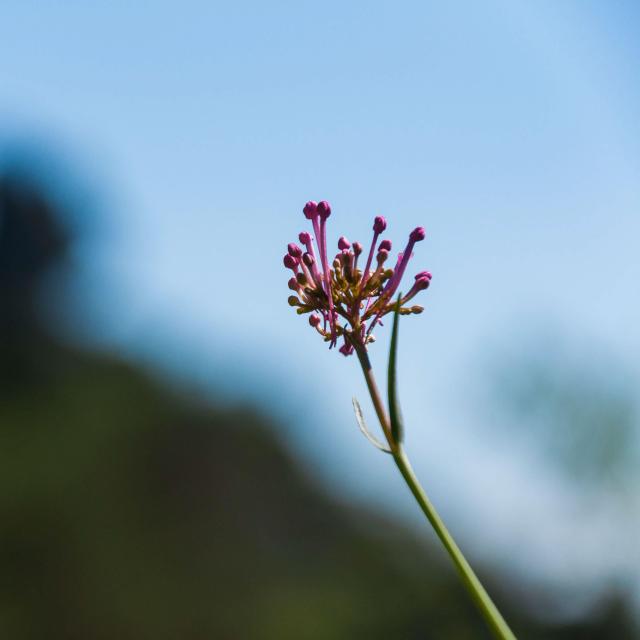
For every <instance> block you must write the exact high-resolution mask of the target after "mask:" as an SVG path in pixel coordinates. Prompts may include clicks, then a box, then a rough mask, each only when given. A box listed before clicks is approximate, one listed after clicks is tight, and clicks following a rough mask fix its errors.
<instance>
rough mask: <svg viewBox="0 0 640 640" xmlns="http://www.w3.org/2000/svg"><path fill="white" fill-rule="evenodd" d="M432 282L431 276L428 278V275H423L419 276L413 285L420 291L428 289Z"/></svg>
mask: <svg viewBox="0 0 640 640" xmlns="http://www.w3.org/2000/svg"><path fill="white" fill-rule="evenodd" d="M430 283H431V278H427V276H422V277H421V278H417V279H416V281H415V284H414V285H413V286H414V287H415V288H416V289H417V290H418V291H422V290H423V289H426V288H427V287H428V286H429V284H430Z"/></svg>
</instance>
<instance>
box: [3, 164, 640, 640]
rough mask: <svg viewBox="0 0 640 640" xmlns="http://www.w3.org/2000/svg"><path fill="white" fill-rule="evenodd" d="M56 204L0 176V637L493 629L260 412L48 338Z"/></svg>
mask: <svg viewBox="0 0 640 640" xmlns="http://www.w3.org/2000/svg"><path fill="white" fill-rule="evenodd" d="M53 202H54V201H53V200H51V199H50V198H49V197H48V196H47V193H46V191H43V189H42V187H40V186H39V183H38V181H37V180H34V181H33V182H31V183H30V182H28V181H25V179H24V178H21V179H20V180H19V181H14V180H12V179H11V178H10V177H9V176H8V175H7V176H5V177H2V178H0V203H1V205H0V206H1V207H2V208H1V212H0V215H1V217H0V265H1V274H0V316H1V320H0V322H1V323H2V324H1V327H2V333H1V334H0V349H1V353H2V361H1V367H2V369H1V371H2V377H1V380H2V390H1V392H0V473H1V477H2V481H1V482H0V638H7V639H11V640H27V639H28V640H31V639H45V638H46V639H47V640H56V639H60V640H62V639H64V640H74V639H78V640H80V639H87V640H89V639H91V640H93V639H95V640H102V639H104V640H107V639H109V640H112V639H114V638H118V639H123V640H127V639H131V640H134V639H135V640H144V639H147V638H148V639H150V640H151V639H153V640H163V639H167V640H169V639H172V640H173V639H176V638H180V639H181V640H191V639H193V640H200V639H202V640H204V639H207V640H211V639H214V638H215V639H229V640H253V639H256V640H258V639H267V640H269V639H271V638H273V639H276V638H277V639H283V638H284V639H286V638H296V639H297V638H305V639H307V640H314V639H318V640H320V639H322V640H326V639H331V638H336V639H342V638H350V639H351V638H353V639H358V638H362V639H365V638H366V639H374V640H375V639H376V638H381V639H382V638H384V639H385V640H388V639H389V638H394V639H395V638H401V639H406V640H411V639H426V638H447V639H451V640H457V639H459V640H463V639H469V640H470V639H472V638H487V637H488V634H487V632H486V631H485V629H484V626H483V623H482V621H481V620H480V618H479V616H478V614H477V612H476V611H475V609H474V608H473V606H472V605H471V603H470V602H469V600H468V598H467V596H466V594H465V593H464V592H463V590H462V588H461V586H460V583H459V580H458V578H457V576H456V575H454V573H453V570H452V569H451V567H450V566H449V564H448V563H445V562H443V558H442V553H441V552H440V549H439V548H438V549H437V551H434V552H431V551H430V550H429V549H428V548H426V547H425V546H424V545H423V544H421V543H419V542H418V541H416V539H415V538H414V535H413V534H410V533H408V532H406V531H404V530H401V529H399V528H398V527H396V526H394V525H393V524H392V523H390V522H388V521H387V520H385V519H384V518H382V517H379V516H376V515H375V514H372V513H370V512H365V511H362V510H358V509H357V508H355V507H348V506H345V505H337V504H335V503H333V502H332V501H331V500H330V499H329V498H328V497H327V496H325V495H324V494H323V493H322V492H321V491H319V490H318V488H316V487H315V486H314V485H313V483H311V482H310V480H309V479H308V478H307V476H306V474H305V473H304V470H302V469H300V468H299V467H298V466H297V464H296V463H295V461H294V460H292V459H290V457H289V454H288V453H286V452H285V450H284V449H283V447H282V446H281V445H280V443H279V442H278V440H277V438H276V437H275V436H274V433H275V430H274V429H272V428H271V425H270V424H269V422H268V420H266V419H265V418H264V417H262V416H261V415H260V414H259V413H257V412H255V411H253V410H250V409H247V408H242V407H239V408H228V407H227V408H216V407H215V406H213V405H212V404H208V403H203V402H202V401H199V400H196V399H194V398H192V397H185V396H184V395H180V394H178V393H177V392H174V391H172V390H171V389H167V387H166V385H164V384H161V383H159V382H157V381H156V380H154V379H153V378H152V377H150V376H149V375H148V374H147V373H145V372H144V371H142V370H141V369H140V368H138V367H137V366H136V365H135V364H131V363H128V362H125V361H123V360H122V359H120V358H118V357H115V356H112V355H105V354H103V353H97V352H96V353H93V352H88V351H84V350H81V349H79V348H77V347H72V346H69V345H67V344H64V343H62V342H60V341H58V340H57V339H56V338H55V337H53V334H52V333H51V332H50V330H51V327H50V326H49V322H48V319H47V318H46V317H43V316H42V315H41V314H42V313H43V312H42V310H41V308H40V307H39V305H38V304H37V302H36V300H37V298H38V293H39V289H40V288H41V287H42V286H45V285H46V286H53V285H51V284H47V283H49V280H48V278H47V277H46V276H47V273H48V272H49V271H50V270H51V269H54V268H56V266H57V264H58V263H59V262H61V261H63V260H64V256H65V249H66V248H67V247H68V234H67V233H66V232H65V230H64V229H63V228H62V227H61V222H60V221H61V220H63V219H65V216H63V215H62V212H60V211H59V210H57V208H56V205H55V204H54V203H53ZM426 531H427V529H426V527H425V529H424V531H420V532H419V533H418V534H417V535H418V536H419V538H420V539H422V537H423V536H424V537H425V538H426V536H427V534H426ZM481 573H482V575H483V577H485V578H486V580H487V583H488V584H489V586H490V587H491V591H492V592H493V593H495V594H496V597H497V598H498V600H499V601H500V603H501V604H502V605H503V606H504V608H505V613H506V615H507V617H508V618H509V619H510V620H511V621H512V622H513V625H514V628H516V629H517V630H518V631H520V632H521V633H522V637H526V638H533V639H535V638H540V639H541V638H567V639H569V638H580V639H582V640H584V639H585V638H593V639H604V638H616V639H618V640H625V639H626V638H632V637H637V636H636V635H635V632H634V629H633V627H632V626H631V623H630V622H629V618H628V614H627V612H626V610H625V609H624V607H623V605H621V604H619V603H618V602H617V601H616V602H615V603H613V604H612V605H611V606H604V607H603V609H602V612H601V613H596V614H595V615H594V618H593V619H590V620H586V621H580V622H578V623H576V624H574V625H571V626H565V627H551V626H549V625H545V624H543V623H541V622H538V621H536V620H534V619H532V618H530V616H529V614H527V613H526V608H521V607H520V602H521V601H520V600H516V599H514V596H513V595H511V596H510V597H509V596H508V591H509V590H508V585H504V584H502V583H500V582H499V581H498V580H497V579H496V578H495V577H492V574H491V572H490V571H488V570H486V569H485V570H483V571H481ZM500 587H501V588H500ZM517 598H522V599H526V596H523V595H522V593H521V592H519V595H518V596H517Z"/></svg>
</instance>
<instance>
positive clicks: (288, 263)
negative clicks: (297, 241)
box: [282, 253, 298, 271]
mask: <svg viewBox="0 0 640 640" xmlns="http://www.w3.org/2000/svg"><path fill="white" fill-rule="evenodd" d="M282 262H283V263H284V266H285V267H286V268H287V269H293V270H294V271H295V270H296V267H297V266H298V261H297V260H296V259H295V258H294V257H293V256H291V255H289V254H288V253H287V255H286V256H285V257H284V258H283V259H282Z"/></svg>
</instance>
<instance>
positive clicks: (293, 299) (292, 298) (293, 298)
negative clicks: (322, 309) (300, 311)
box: [287, 296, 302, 307]
mask: <svg viewBox="0 0 640 640" xmlns="http://www.w3.org/2000/svg"><path fill="white" fill-rule="evenodd" d="M287 302H288V303H289V306H290V307H299V306H300V305H301V304H302V303H301V302H300V300H298V298H297V297H296V296H289V297H288V298H287Z"/></svg>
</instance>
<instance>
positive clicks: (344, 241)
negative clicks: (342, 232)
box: [338, 236, 351, 251]
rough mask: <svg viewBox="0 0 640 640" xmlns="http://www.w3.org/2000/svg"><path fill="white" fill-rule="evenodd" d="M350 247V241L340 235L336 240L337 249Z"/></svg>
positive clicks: (342, 249)
mask: <svg viewBox="0 0 640 640" xmlns="http://www.w3.org/2000/svg"><path fill="white" fill-rule="evenodd" d="M350 247H351V243H350V242H349V241H348V240H347V239H346V238H345V237H344V236H340V239H339V240H338V249H340V250H341V251H344V250H345V249H349V248H350Z"/></svg>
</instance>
